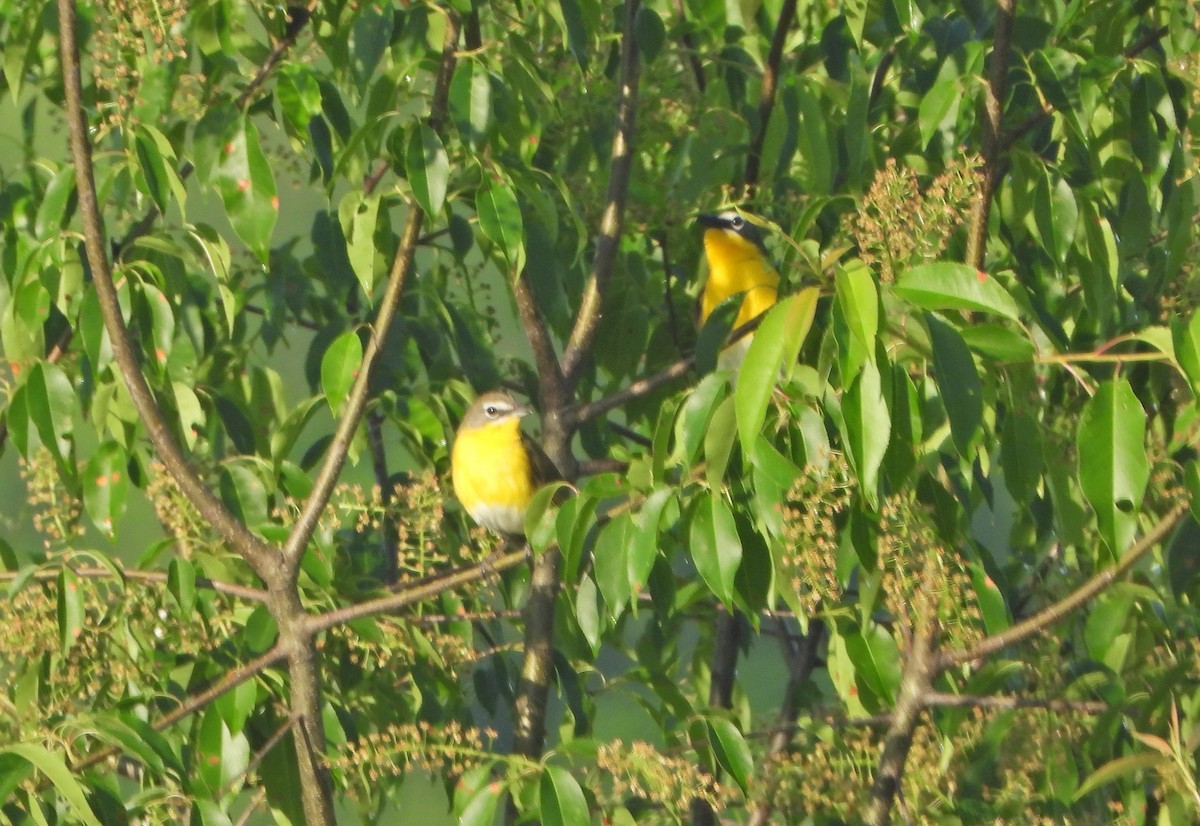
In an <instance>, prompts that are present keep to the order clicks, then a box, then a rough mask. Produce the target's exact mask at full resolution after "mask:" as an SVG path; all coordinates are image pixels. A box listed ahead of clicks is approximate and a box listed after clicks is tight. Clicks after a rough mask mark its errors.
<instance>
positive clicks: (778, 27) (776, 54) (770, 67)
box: [744, 0, 796, 197]
mask: <svg viewBox="0 0 1200 826" xmlns="http://www.w3.org/2000/svg"><path fill="white" fill-rule="evenodd" d="M795 18H796V0H783V5H782V7H781V8H780V9H779V20H778V22H776V24H775V34H774V35H773V36H772V37H771V49H770V51H768V52H767V62H766V64H765V65H764V66H763V76H762V87H761V89H760V90H759V95H758V132H757V133H756V134H755V136H754V140H753V141H751V142H750V154H749V155H748V156H747V158H746V174H745V177H744V184H745V188H746V195H747V197H752V196H753V193H754V190H755V189H757V188H758V176H759V174H760V170H759V167H760V166H761V164H762V151H763V145H764V144H765V143H766V141H767V126H768V124H770V122H771V113H772V112H773V111H774V110H775V96H776V94H777V92H778V89H779V63H780V61H781V60H782V59H783V46H784V43H786V42H787V36H788V32H789V31H790V30H791V28H792V22H793V21H794V20H795Z"/></svg>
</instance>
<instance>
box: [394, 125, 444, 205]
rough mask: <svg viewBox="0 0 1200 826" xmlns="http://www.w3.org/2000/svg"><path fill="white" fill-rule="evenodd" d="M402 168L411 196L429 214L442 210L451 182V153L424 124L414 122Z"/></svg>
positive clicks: (435, 133)
mask: <svg viewBox="0 0 1200 826" xmlns="http://www.w3.org/2000/svg"><path fill="white" fill-rule="evenodd" d="M404 168H405V171H406V172H407V174H408V183H409V185H410V186H411V187H412V191H413V197H415V198H416V199H417V203H418V204H420V205H421V208H422V209H423V210H425V213H426V214H427V215H429V216H431V217H436V216H437V215H438V214H439V213H440V212H441V211H442V205H443V204H444V203H445V202H446V187H447V185H448V184H449V181H450V156H449V155H447V154H446V147H444V146H442V141H441V138H439V137H438V136H437V132H434V131H433V130H432V129H430V128H429V127H428V126H426V125H425V124H423V123H421V124H418V125H417V128H416V129H415V130H413V133H412V135H410V136H409V139H408V150H407V152H406V153H405V157H404Z"/></svg>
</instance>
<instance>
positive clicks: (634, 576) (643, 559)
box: [629, 486, 675, 592]
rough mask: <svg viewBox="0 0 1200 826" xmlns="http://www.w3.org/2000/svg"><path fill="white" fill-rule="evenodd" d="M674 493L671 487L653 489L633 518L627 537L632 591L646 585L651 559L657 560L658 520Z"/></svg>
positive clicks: (652, 560)
mask: <svg viewBox="0 0 1200 826" xmlns="http://www.w3.org/2000/svg"><path fill="white" fill-rule="evenodd" d="M674 495H675V489H674V488H671V487H667V486H663V487H658V488H655V489H654V490H653V491H651V492H650V495H649V496H647V497H646V501H645V502H644V503H642V506H641V507H640V508H639V509H638V511H637V513H636V514H635V515H634V517H633V530H632V533H631V535H630V536H629V540H630V542H629V584H630V587H631V588H632V589H633V591H634V592H639V591H641V590H642V588H644V587H645V586H646V581H647V580H648V579H649V577H650V571H651V569H653V568H654V561H655V560H656V559H658V523H659V522H660V521H661V520H662V512H663V509H664V508H665V507H666V506H667V503H668V502H670V501H671V498H672V497H673V496H674Z"/></svg>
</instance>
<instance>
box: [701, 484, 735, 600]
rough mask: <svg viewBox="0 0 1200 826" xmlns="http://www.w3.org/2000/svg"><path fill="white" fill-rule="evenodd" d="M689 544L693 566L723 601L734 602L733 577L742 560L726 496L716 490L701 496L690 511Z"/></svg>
mask: <svg viewBox="0 0 1200 826" xmlns="http://www.w3.org/2000/svg"><path fill="white" fill-rule="evenodd" d="M689 536H690V539H691V543H690V547H691V552H692V561H693V562H695V564H696V570H697V571H698V572H699V574H700V576H701V578H702V579H703V580H704V582H705V583H706V584H707V585H708V587H709V589H710V590H711V591H712V592H713V593H714V594H716V596H717V598H718V599H719V600H721V602H723V603H725V604H726V605H732V604H733V581H734V577H735V576H736V575H737V570H738V566H739V565H740V564H741V562H742V543H741V539H740V538H739V537H738V532H737V524H736V523H735V522H734V519H733V513H732V512H731V511H730V510H729V506H728V505H727V504H725V500H724V499H723V498H722V497H721V496H720V495H719V494H716V493H712V494H709V495H708V496H707V497H705V498H703V499H701V500H700V503H699V504H698V505H697V507H696V509H695V512H694V513H693V514H692V524H691V530H690V532H689Z"/></svg>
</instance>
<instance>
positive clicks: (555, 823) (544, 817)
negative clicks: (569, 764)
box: [538, 765, 591, 826]
mask: <svg viewBox="0 0 1200 826" xmlns="http://www.w3.org/2000/svg"><path fill="white" fill-rule="evenodd" d="M538 808H539V810H540V811H539V814H540V818H539V820H540V822H541V823H543V824H546V826H578V824H582V823H591V817H590V816H589V815H588V805H587V799H586V798H584V796H583V789H581V788H579V782H578V781H576V780H575V778H574V777H572V776H571V773H570V772H569V771H567V770H566V769H564V768H561V767H560V766H554V765H549V766H546V767H545V768H544V769H542V779H541V782H540V783H539V784H538Z"/></svg>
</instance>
